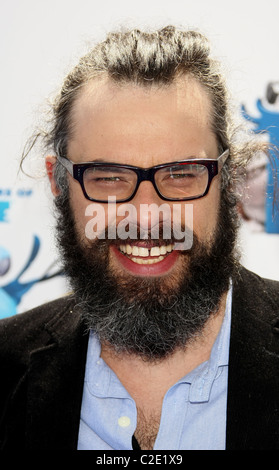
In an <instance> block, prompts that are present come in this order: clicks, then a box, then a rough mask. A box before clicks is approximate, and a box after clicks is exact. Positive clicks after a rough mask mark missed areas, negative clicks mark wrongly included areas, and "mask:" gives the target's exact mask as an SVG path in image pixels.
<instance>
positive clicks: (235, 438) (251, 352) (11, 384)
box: [0, 268, 279, 451]
mask: <svg viewBox="0 0 279 470" xmlns="http://www.w3.org/2000/svg"><path fill="white" fill-rule="evenodd" d="M87 342H88V334H87V332H86V329H85V325H84V324H83V321H82V319H81V316H80V314H79V312H78V309H75V308H74V300H73V298H72V297H70V296H69V297H64V298H61V299H59V300H56V301H54V302H51V303H48V304H45V305H43V306H41V307H38V308H36V309H33V310H32V311H30V312H27V313H24V314H20V315H15V316H14V317H11V318H7V319H4V320H2V321H1V322H0V377H1V385H0V443H1V447H0V448H1V449H2V450H3V449H4V450H14V451H17V450H19V449H26V450H27V449H33V450H37V449H39V450H43V449H45V450H52V449H58V450H75V449H76V448H77V438H78V430H79V419H80V408H81V400H82V391H83V379H84V369H85V361H86V351H87ZM226 447H227V449H236V450H240V449H257V450H259V449H266V450H267V449H270V450H271V449H279V283H278V282H275V281H267V280H263V279H261V278H260V277H258V276H256V275H255V274H252V273H250V272H248V271H246V270H245V269H243V268H241V270H240V276H239V278H238V280H237V281H236V282H235V283H234V288H233V302H232V330H231V344H230V363H229V383H228V405H227V444H226Z"/></svg>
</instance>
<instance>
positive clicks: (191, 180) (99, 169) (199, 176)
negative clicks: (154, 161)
mask: <svg viewBox="0 0 279 470" xmlns="http://www.w3.org/2000/svg"><path fill="white" fill-rule="evenodd" d="M228 156H229V150H226V151H225V152H223V153H222V154H221V155H220V156H219V157H218V158H217V159H198V158H189V159H187V160H181V161H177V162H172V163H164V164H162V165H156V166H153V167H151V168H139V167H136V166H132V165H122V164H120V163H107V162H98V161H97V162H86V163H74V162H72V161H71V160H69V159H68V158H65V157H61V156H58V157H57V158H58V160H59V162H60V163H61V164H62V165H63V166H64V167H65V168H66V169H67V170H68V172H69V173H70V175H71V176H72V177H73V178H74V179H75V180H77V181H78V182H79V184H80V186H81V188H82V191H83V194H84V196H85V197H86V199H89V200H90V201H94V202H102V203H107V202H110V201H109V200H108V198H109V197H111V198H113V200H114V202H128V201H130V200H131V199H133V197H134V196H135V194H136V192H137V190H138V187H139V185H140V183H141V182H142V181H150V182H151V183H152V184H153V186H154V188H155V190H156V192H157V194H158V195H159V196H160V198H161V199H163V200H165V201H189V200H192V199H199V198H201V197H204V196H206V194H207V193H208V191H209V188H210V184H211V182H212V180H213V178H214V177H215V176H217V175H218V173H220V171H221V169H222V167H223V165H224V163H225V161H226V160H227V158H228Z"/></svg>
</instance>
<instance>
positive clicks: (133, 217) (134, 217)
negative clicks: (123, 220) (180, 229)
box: [129, 181, 170, 234]
mask: <svg viewBox="0 0 279 470" xmlns="http://www.w3.org/2000/svg"><path fill="white" fill-rule="evenodd" d="M130 204H132V205H133V211H131V212H130V218H129V223H131V224H134V225H137V227H138V228H140V230H141V233H142V234H144V233H147V232H150V231H151V230H152V229H155V228H156V227H157V226H158V225H159V224H160V223H162V222H163V220H164V218H165V216H166V210H168V208H169V207H170V206H169V204H167V202H166V201H163V200H162V199H161V198H160V196H159V195H158V194H157V192H156V190H155V188H154V186H153V184H152V183H151V181H142V182H141V183H140V185H139V187H138V190H137V192H136V194H135V196H134V198H133V199H132V200H131V201H130ZM166 206H168V207H166ZM169 213H170V209H169V210H168V214H167V216H168V217H169Z"/></svg>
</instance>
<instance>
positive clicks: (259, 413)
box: [226, 270, 279, 450]
mask: <svg viewBox="0 0 279 470" xmlns="http://www.w3.org/2000/svg"><path fill="white" fill-rule="evenodd" d="M263 283H264V281H263V280H261V279H260V278H258V276H256V275H253V274H251V273H249V272H248V271H246V270H242V271H241V278H240V279H239V280H238V281H237V282H236V283H235V284H234V289H233V303H232V327H231V344H230V361H229V382H228V407H227V446H226V447H227V449H237V450H241V449H273V448H278V444H279V416H278V397H279V346H278V335H277V337H276V330H274V328H273V325H274V323H275V322H276V321H278V316H279V307H278V300H277V301H276V296H277V299H278V291H277V295H276V296H275V295H274V294H273V295H272V292H269V289H270V288H269V289H268V288H267V286H265V285H264V284H263ZM277 289H278V288H277ZM274 293H275V290H274Z"/></svg>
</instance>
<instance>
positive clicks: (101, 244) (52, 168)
mask: <svg viewBox="0 0 279 470" xmlns="http://www.w3.org/2000/svg"><path fill="white" fill-rule="evenodd" d="M231 130H232V126H231V122H230V117H229V110H228V104H227V95H226V88H225V85H224V83H223V80H222V77H221V75H220V73H219V71H218V68H217V64H216V63H215V61H214V60H213V59H212V58H211V57H210V51H209V46H208V43H207V41H206V39H205V38H204V37H203V36H202V35H201V34H199V33H195V32H191V31H190V32H183V31H179V30H177V29H175V28H173V27H166V28H164V29H162V30H160V31H156V32H153V33H143V32H140V31H137V30H135V31H130V32H124V33H114V34H110V35H109V36H108V37H107V39H106V40H105V41H104V42H103V43H101V44H99V45H97V46H96V47H95V48H94V49H93V50H92V51H90V52H89V53H88V55H87V56H86V57H84V58H82V59H81V61H80V63H79V64H78V65H77V67H76V68H75V69H74V70H73V72H72V73H71V74H69V76H68V77H67V79H66V80H65V83H64V86H63V88H62V91H61V94H60V96H59V98H58V100H57V101H56V103H55V105H54V120H53V128H52V129H51V130H50V132H49V133H48V134H47V139H46V140H47V148H48V149H49V148H51V149H52V152H51V153H50V156H48V157H47V158H46V168H47V173H48V177H49V180H50V184H51V189H52V192H53V194H54V196H55V204H56V209H57V237H58V241H59V246H60V250H61V255H62V257H63V260H64V268H65V272H66V273H67V275H68V277H69V279H70V282H71V287H72V290H73V294H71V295H69V296H66V297H63V298H62V299H58V300H57V301H54V302H52V303H50V304H47V305H42V306H40V307H38V308H37V309H34V310H33V311H31V312H27V313H25V314H21V315H17V316H15V317H13V318H11V319H6V320H3V321H2V323H1V343H0V344H1V384H2V385H1V407H2V411H1V444H2V448H3V449H12V448H13V449H14V448H16V449H18V448H22V449H65V450H74V449H98V450H100V449H102V450H103V449H104V450H106V449H117V450H120V449H121V450H125V449H128V450H129V449H139V448H141V449H154V450H156V449H164V450H166V449H172V450H176V449H260V448H261V449H272V448H278V447H279V436H278V424H279V419H278V418H279V417H278V404H279V403H278V396H279V393H278V392H279V390H278V385H279V384H278V380H279V379H278V371H279V369H278V352H279V351H278V350H279V344H278V336H277V335H278V324H277V323H276V322H278V314H279V308H278V305H279V303H278V301H279V287H278V284H277V283H276V282H273V281H267V280H263V279H260V278H259V277H258V276H256V275H254V274H252V273H249V272H247V271H246V270H245V269H243V268H242V267H241V266H240V265H239V263H238V256H237V253H236V236H237V226H238V217H237V212H236V204H237V197H236V189H235V188H236V185H237V183H238V182H239V178H240V176H241V174H242V173H243V168H245V165H246V164H247V162H248V161H249V159H250V158H251V157H252V156H253V155H254V153H255V152H256V151H258V150H259V149H260V147H259V146H260V145H261V146H262V147H261V148H263V144H255V143H251V142H250V143H249V142H248V143H247V142H245V144H242V145H237V144H236V140H235V139H234V140H233V138H234V135H233V133H232V131H231ZM162 204H164V209H166V210H165V211H163V210H161V209H162ZM146 207H148V208H150V209H152V210H150V211H143V210H142V209H143V208H146ZM154 208H155V209H156V208H157V209H158V211H157V217H153V212H154ZM100 211H101V212H100ZM97 213H98V214H100V213H101V216H100V215H99V216H98V217H97V216H96V214H97ZM191 214H192V215H193V226H192V224H191ZM96 226H97V228H96ZM170 227H171V229H170ZM120 228H122V230H120ZM156 228H157V229H158V230H157V235H156V230H155V229H156ZM178 228H179V229H180V230H179V229H178ZM118 229H119V230H118ZM164 229H165V230H166V232H167V235H166V232H164ZM192 229H193V230H192ZM181 233H182V234H184V235H185V236H184V238H183V237H181V236H179V234H181ZM132 235H133V236H132Z"/></svg>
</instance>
